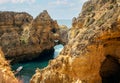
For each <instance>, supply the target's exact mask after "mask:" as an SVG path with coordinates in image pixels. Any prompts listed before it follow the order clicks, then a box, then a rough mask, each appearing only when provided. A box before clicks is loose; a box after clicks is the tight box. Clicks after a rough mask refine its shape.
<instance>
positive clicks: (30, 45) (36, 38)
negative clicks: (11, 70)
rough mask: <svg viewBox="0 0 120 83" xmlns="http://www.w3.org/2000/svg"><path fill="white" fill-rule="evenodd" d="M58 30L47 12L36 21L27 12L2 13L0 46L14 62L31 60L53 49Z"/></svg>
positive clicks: (0, 16)
mask: <svg viewBox="0 0 120 83" xmlns="http://www.w3.org/2000/svg"><path fill="white" fill-rule="evenodd" d="M57 30H58V24H57V22H56V21H54V20H53V19H52V18H51V17H50V16H49V14H48V12H47V11H46V10H44V11H43V12H42V13H41V14H39V15H38V16H37V17H36V18H35V19H33V17H32V16H31V15H29V14H27V13H25V12H21V13H16V12H0V46H1V47H2V50H3V52H4V53H5V57H6V58H7V59H9V60H11V61H12V62H19V61H24V60H31V59H33V58H36V57H38V56H39V55H40V53H41V52H42V51H44V50H50V49H52V48H53V47H54V45H55V43H54V40H55V39H54V38H55V35H54V34H56V33H57Z"/></svg>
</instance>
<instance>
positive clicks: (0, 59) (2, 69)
mask: <svg viewBox="0 0 120 83" xmlns="http://www.w3.org/2000/svg"><path fill="white" fill-rule="evenodd" d="M0 83H22V81H18V80H17V79H16V78H15V76H14V74H13V72H12V71H11V68H10V65H9V63H8V62H7V61H6V60H5V58H4V55H3V52H2V51H1V50H0Z"/></svg>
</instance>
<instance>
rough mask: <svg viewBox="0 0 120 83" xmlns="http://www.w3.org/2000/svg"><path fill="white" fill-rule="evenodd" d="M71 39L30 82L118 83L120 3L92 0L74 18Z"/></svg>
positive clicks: (113, 0) (114, 0)
mask: <svg viewBox="0 0 120 83" xmlns="http://www.w3.org/2000/svg"><path fill="white" fill-rule="evenodd" d="M68 37H69V42H68V44H67V45H66V46H65V47H64V49H63V50H62V52H61V53H60V55H59V56H58V57H57V58H56V59H54V60H52V61H50V62H49V65H48V66H47V67H46V68H44V69H43V70H39V69H37V70H36V73H35V74H34V75H33V77H32V78H31V81H30V82H31V83H119V82H120V2H119V0H89V1H87V2H86V3H85V4H84V5H83V8H82V13H80V14H79V16H78V17H77V18H74V19H73V27H72V28H71V30H70V32H69V35H68Z"/></svg>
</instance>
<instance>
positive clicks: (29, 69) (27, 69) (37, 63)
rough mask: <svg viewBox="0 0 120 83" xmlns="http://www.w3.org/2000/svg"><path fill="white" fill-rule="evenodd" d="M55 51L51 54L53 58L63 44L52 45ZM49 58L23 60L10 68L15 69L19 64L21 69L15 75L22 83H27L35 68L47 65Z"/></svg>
mask: <svg viewBox="0 0 120 83" xmlns="http://www.w3.org/2000/svg"><path fill="white" fill-rule="evenodd" d="M54 49H55V52H54V55H51V56H53V57H54V58H56V57H57V55H58V54H59V52H60V51H61V50H62V49H63V45H56V46H55V47H54ZM49 60H50V58H45V59H42V60H41V59H37V60H33V61H29V62H23V63H17V64H14V65H12V69H13V70H14V71H15V70H16V69H17V68H18V67H19V66H23V69H22V70H21V71H20V72H19V74H18V75H17V76H16V77H19V79H21V80H22V81H23V82H24V83H29V80H30V78H31V77H32V75H33V74H35V70H36V69H37V68H40V69H42V68H44V67H46V66H47V65H48V62H49Z"/></svg>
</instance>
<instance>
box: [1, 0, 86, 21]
mask: <svg viewBox="0 0 120 83" xmlns="http://www.w3.org/2000/svg"><path fill="white" fill-rule="evenodd" d="M85 1H87V0H0V11H16V12H28V13H29V14H31V15H32V16H33V17H36V16H37V15H38V14H39V13H40V12H42V11H43V10H47V11H48V13H49V14H50V16H51V17H52V18H53V19H72V18H73V17H77V16H78V14H79V13H80V12H81V8H82V5H83V3H84V2H85Z"/></svg>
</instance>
